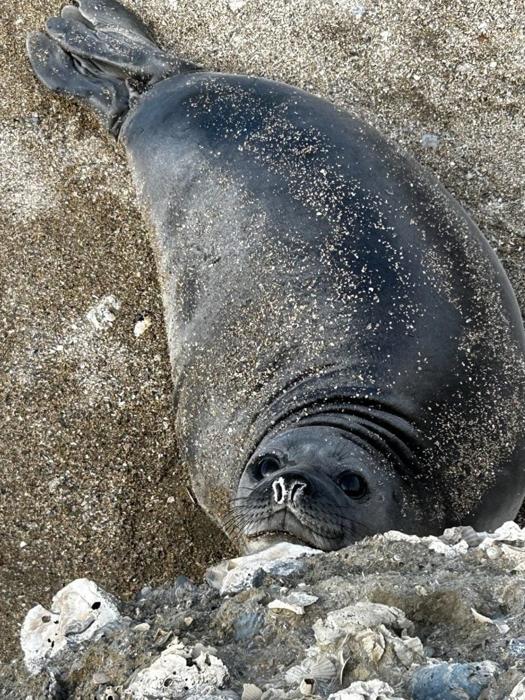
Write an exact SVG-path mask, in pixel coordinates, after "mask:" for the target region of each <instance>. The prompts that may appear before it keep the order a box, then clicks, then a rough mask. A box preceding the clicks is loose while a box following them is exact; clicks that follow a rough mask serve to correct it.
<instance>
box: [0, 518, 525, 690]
mask: <svg viewBox="0 0 525 700" xmlns="http://www.w3.org/2000/svg"><path fill="white" fill-rule="evenodd" d="M524 564H525V530H522V529H520V528H519V527H518V526H517V525H516V524H514V523H506V524H505V525H503V526H502V527H501V528H499V529H498V530H497V531H496V532H495V533H492V534H487V533H475V532H474V531H473V530H472V529H471V528H453V529H450V530H447V531H445V532H444V533H443V535H442V536H441V537H423V538H418V537H415V536H408V535H403V534H401V533H397V532H389V533H385V534H383V535H377V536H375V537H371V538H368V539H366V540H363V541H361V542H358V543H356V544H355V545H353V546H351V547H347V548H345V549H342V550H340V551H338V552H330V553H323V552H317V551H315V550H308V548H303V547H299V546H298V545H291V544H286V543H282V544H279V545H275V546H273V547H271V548H269V549H268V550H264V551H263V552H258V553H256V554H252V555H250V556H247V557H238V558H236V559H233V560H230V561H228V562H222V563H221V564H220V565H217V566H216V567H213V571H211V572H209V573H208V577H207V578H208V581H211V582H212V583H213V585H211V583H210V582H204V583H202V584H201V585H196V584H193V583H192V582H191V581H189V580H188V579H187V578H185V577H183V576H181V577H179V578H177V579H176V580H175V582H174V583H173V584H172V585H168V586H164V587H163V588H157V589H152V588H149V587H145V588H143V589H142V590H141V591H140V592H139V593H138V594H137V595H136V596H135V598H134V599H133V600H132V601H130V602H123V601H120V602H118V603H116V602H115V601H114V600H113V599H112V598H111V597H110V596H108V595H107V594H105V593H104V592H103V591H101V589H99V588H98V587H97V586H96V585H95V584H94V583H93V582H91V581H87V580H85V579H81V580H79V581H75V582H73V584H70V585H69V586H66V588H64V589H63V590H62V591H60V592H59V593H58V594H57V595H56V596H55V598H54V599H53V601H52V604H51V606H50V611H47V610H45V609H44V608H42V607H41V606H37V607H36V608H33V609H32V610H31V611H30V612H29V613H28V615H27V617H26V620H25V622H24V625H23V630H22V647H23V651H24V654H25V665H24V663H23V662H21V661H18V662H16V663H14V664H9V665H8V664H5V665H3V666H2V667H0V696H2V697H15V698H18V697H31V698H32V700H37V699H38V698H54V699H58V698H96V699H97V700H102V699H104V700H124V699H125V698H128V699H129V700H135V699H137V700H138V698H146V697H147V698H180V699H182V700H197V699H201V698H212V699H213V698H215V699H218V698H229V699H230V700H239V699H241V700H293V699H294V698H301V697H312V698H315V699H317V700H320V699H322V700H396V699H397V700H458V699H461V700H474V699H479V700H509V699H511V700H524V699H525V637H524V636H523V629H524V626H525V578H524V576H523V574H522V570H523V565H524ZM257 572H258V573H257ZM255 573H257V575H256V576H255ZM254 579H256V580H255V581H254ZM97 603H100V605H98V606H97V605H96V604H97ZM94 605H95V607H94ZM51 626H52V627H51ZM51 629H53V634H52V633H51V631H50V630H51ZM55 630H56V631H55ZM46 635H47V636H46ZM53 641H54V644H52V642H53ZM28 670H29V673H28Z"/></svg>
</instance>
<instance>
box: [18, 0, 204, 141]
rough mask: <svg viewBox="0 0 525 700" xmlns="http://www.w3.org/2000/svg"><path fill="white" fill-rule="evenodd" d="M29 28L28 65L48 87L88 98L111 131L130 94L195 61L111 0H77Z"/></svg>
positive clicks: (120, 119)
mask: <svg viewBox="0 0 525 700" xmlns="http://www.w3.org/2000/svg"><path fill="white" fill-rule="evenodd" d="M46 31H47V34H44V33H41V32H37V33H34V34H30V35H29V37H28V41H27V51H28V54H29V60H30V61H31V65H32V67H33V70H34V71H35V73H36V75H37V76H38V78H39V79H40V80H41V81H42V82H43V83H44V85H46V86H47V87H48V88H50V89H51V90H54V91H55V92H60V93H64V94H68V95H72V96H74V97H77V98H79V99H81V100H82V101H83V102H86V103H87V104H89V105H90V106H91V107H92V108H93V109H95V111H96V112H97V113H98V114H99V115H100V116H101V118H102V121H103V123H104V125H105V126H106V127H107V128H108V129H109V130H110V131H111V132H112V133H113V134H114V135H115V136H116V135H118V133H119V130H120V126H121V124H122V122H123V120H124V117H125V115H126V113H127V111H128V110H129V108H130V102H131V101H132V98H133V97H134V96H136V94H137V93H140V92H142V91H144V90H145V89H147V88H148V87H149V86H150V85H153V84H154V83H157V82H159V81H160V80H163V79H164V78H166V77H168V76H169V75H173V74H176V73H181V72H184V71H188V70H194V69H195V68H196V67H195V66H193V65H192V64H190V63H185V62H182V61H180V60H179V59H177V58H173V57H170V56H169V55H168V54H167V53H165V52H164V51H162V49H160V48H159V47H158V46H157V44H156V43H155V42H154V40H153V38H152V37H151V34H150V32H149V31H148V29H147V27H146V26H145V25H144V24H143V23H142V22H141V21H140V20H139V19H138V18H137V17H135V15H134V14H133V13H131V12H130V11H129V10H127V9H126V8H125V7H123V6H122V5H121V4H120V3H119V2H116V0H80V1H79V3H78V6H76V5H67V6H66V7H64V9H63V10H62V12H61V16H60V17H52V18H51V19H49V20H48V22H47V25H46Z"/></svg>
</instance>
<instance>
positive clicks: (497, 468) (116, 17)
mask: <svg viewBox="0 0 525 700" xmlns="http://www.w3.org/2000/svg"><path fill="white" fill-rule="evenodd" d="M28 50H29V56H30V60H31V63H32V66H33V69H34V70H35V72H36V74H37V75H38V77H39V78H40V79H41V80H42V82H44V83H45V84H46V85H47V86H48V87H50V88H51V89H53V90H56V91H59V92H64V93H68V94H71V95H74V96H76V97H77V98H79V99H81V100H83V101H84V102H86V103H88V104H89V105H90V106H91V107H93V108H94V109H95V110H96V111H97V112H98V114H99V115H100V116H101V118H102V120H103V122H104V124H105V125H106V126H107V127H108V128H109V129H110V130H111V131H112V133H114V134H115V135H116V136H118V138H119V140H120V142H121V143H122V144H123V145H124V147H125V148H126V151H127V154H128V157H129V162H130V166H131V169H132V171H133V176H134V180H135V183H136V186H137V189H138V192H139V197H140V200H141V202H142V204H143V207H144V210H145V212H146V213H147V216H148V218H149V220H150V222H151V224H152V229H153V231H154V234H153V245H154V248H155V252H156V259H157V263H158V269H159V274H160V281H161V288H162V294H163V301H164V308H165V318H166V328H167V333H168V340H169V350H170V358H171V364H172V368H173V381H174V386H175V401H176V430H177V436H178V443H179V446H180V452H181V457H182V459H183V461H184V463H185V465H186V467H187V469H188V472H189V474H190V475H191V479H192V485H193V490H194V493H195V495H196V497H197V499H198V501H199V503H200V504H201V505H202V506H203V508H204V509H205V510H206V511H207V512H208V513H209V514H210V516H212V517H213V518H214V519H215V520H216V521H217V522H218V523H219V524H220V525H221V526H222V527H223V528H224V529H225V530H226V531H227V532H229V533H230V534H231V535H232V536H236V537H238V538H239V540H240V541H241V542H242V543H243V544H244V546H245V547H247V548H248V549H251V548H257V547H260V546H263V545H266V544H268V543H270V542H272V541H274V540H279V539H289V540H293V541H299V542H303V543H306V544H309V545H312V546H314V547H319V548H322V549H337V548H339V547H342V546H344V545H347V544H349V543H351V542H354V541H355V540H357V539H359V538H361V537H363V536H365V535H369V534H373V533H376V532H382V531H385V530H388V529H397V530H402V531H404V532H407V533H417V534H429V533H439V532H441V531H442V530H443V528H445V527H449V526H453V525H472V526H474V527H475V528H477V529H488V530H490V529H493V528H495V527H496V526H498V525H499V524H501V523H502V522H503V521H504V520H507V519H512V518H513V517H514V516H515V515H516V513H517V512H518V509H519V507H520V504H521V502H522V500H523V496H524V490H525V469H524V460H525V421H524V406H525V400H524V399H525V362H524V360H525V337H524V330H523V324H522V319H521V315H520V311H519V308H518V304H517V302H516V298H515V296H514V294H513V291H512V289H511V286H510V283H509V280H508V279H507V276H506V274H505V272H504V270H503V268H502V266H501V264H500V263H499V262H498V260H497V258H496V256H495V254H494V252H493V250H492V249H491V247H490V246H489V244H488V243H487V241H486V240H485V238H484V237H483V235H482V234H481V233H480V231H479V230H478V229H477V227H476V226H475V224H474V223H473V222H472V220H471V219H470V217H469V216H468V215H467V214H466V212H465V211H464V209H463V208H462V207H461V206H460V205H459V204H458V202H456V201H455V200H454V199H453V198H452V197H451V196H450V194H448V193H447V192H446V191H445V190H444V189H443V187H442V186H441V185H440V184H439V183H438V181H437V180H436V178H435V177H434V176H432V175H431V174H430V173H428V172H427V171H426V170H424V169H423V168H421V167H420V166H419V165H418V164H417V163H415V162H414V161H413V160H412V159H411V158H407V157H406V156H404V155H401V154H399V153H398V152H397V150H396V149H395V148H394V147H393V146H392V145H390V144H389V143H388V142H387V141H386V140H385V139H384V138H383V137H382V136H381V135H380V134H379V133H378V132H377V131H375V130H374V129H373V128H371V127H370V126H368V125H366V124H365V123H363V122H362V121H360V120H359V119H357V118H355V117H354V116H352V115H350V114H348V113H347V112H344V111H342V110H340V109H338V108H336V107H335V106H334V105H332V104H330V103H329V102H327V101H325V100H323V99H320V98H318V97H315V96H313V95H311V94H308V93H306V92H304V91H302V90H300V89H297V88H294V87H291V86H288V85H284V84H282V83H279V82H274V81H271V80H265V79H262V78H256V77H249V76H241V75H225V74H219V73H212V72H203V71H200V70H198V69H195V67H194V66H191V64H188V63H183V62H181V61H180V60H179V59H177V58H173V57H169V56H167V55H166V54H165V53H164V52H162V50H161V49H159V48H158V46H157V45H156V44H155V43H154V41H153V39H152V37H151V35H150V34H149V33H148V30H147V29H146V28H145V27H144V25H143V24H142V23H141V22H140V20H138V19H137V18H136V17H134V15H132V14H131V13H129V12H128V11H127V10H126V9H124V8H123V7H122V6H121V5H119V4H118V3H116V2H114V1H113V0H111V1H109V0H105V1H103V0H81V2H80V4H79V7H68V8H65V9H64V10H63V11H62V16H61V17H59V18H52V19H51V20H49V22H48V24H47V27H46V32H45V33H36V34H32V35H31V36H30V37H29V40H28Z"/></svg>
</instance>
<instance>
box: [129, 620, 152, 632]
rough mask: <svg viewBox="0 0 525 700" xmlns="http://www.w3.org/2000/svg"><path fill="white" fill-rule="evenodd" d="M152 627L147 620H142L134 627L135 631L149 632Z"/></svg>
mask: <svg viewBox="0 0 525 700" xmlns="http://www.w3.org/2000/svg"><path fill="white" fill-rule="evenodd" d="M149 629H150V626H149V624H148V623H147V622H140V623H139V624H138V625H135V627H133V631H134V632H147V631H148V630H149Z"/></svg>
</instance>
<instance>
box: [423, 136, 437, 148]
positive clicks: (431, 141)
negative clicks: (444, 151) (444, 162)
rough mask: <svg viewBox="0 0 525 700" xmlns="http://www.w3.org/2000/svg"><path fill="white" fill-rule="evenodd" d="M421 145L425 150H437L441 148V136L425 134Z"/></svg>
mask: <svg viewBox="0 0 525 700" xmlns="http://www.w3.org/2000/svg"><path fill="white" fill-rule="evenodd" d="M421 145H422V146H423V148H431V149H433V150H436V148H437V147H438V146H439V136H438V135H437V134H423V136H422V137H421Z"/></svg>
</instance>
